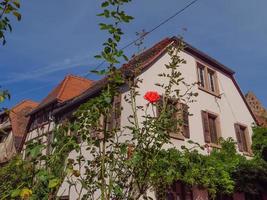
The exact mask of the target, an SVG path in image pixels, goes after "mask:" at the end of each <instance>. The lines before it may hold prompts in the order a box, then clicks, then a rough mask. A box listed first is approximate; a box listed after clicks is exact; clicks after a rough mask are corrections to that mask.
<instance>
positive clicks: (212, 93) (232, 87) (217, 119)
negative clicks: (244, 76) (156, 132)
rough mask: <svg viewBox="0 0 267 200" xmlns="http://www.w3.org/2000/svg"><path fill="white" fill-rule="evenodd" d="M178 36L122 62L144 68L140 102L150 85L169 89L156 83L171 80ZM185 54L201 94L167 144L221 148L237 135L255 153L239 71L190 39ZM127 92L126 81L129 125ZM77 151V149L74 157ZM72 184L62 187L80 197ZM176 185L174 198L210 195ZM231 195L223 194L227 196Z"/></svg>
mask: <svg viewBox="0 0 267 200" xmlns="http://www.w3.org/2000/svg"><path fill="white" fill-rule="evenodd" d="M177 40H178V39H177V38H175V37H174V38H167V39H164V40H162V41H161V42H159V43H157V44H156V45H154V46H153V47H152V48H150V49H148V50H146V51H145V52H143V53H142V54H140V55H138V56H137V57H134V58H133V59H132V60H130V61H129V62H128V63H127V64H125V65H123V66H122V68H121V71H122V72H123V73H128V71H131V70H135V67H136V66H138V68H139V71H140V73H139V74H138V75H137V76H136V77H135V78H139V79H141V80H142V83H141V84H140V85H139V89H138V92H139V93H140V96H138V97H137V106H144V105H146V103H147V102H146V100H145V99H144V98H143V96H144V95H145V93H146V92H147V91H151V90H152V91H157V92H158V93H159V94H163V92H164V91H163V90H162V89H161V88H159V87H157V86H156V83H160V84H164V83H165V84H166V82H164V80H163V79H162V77H160V76H158V74H160V73H168V72H167V71H166V68H165V64H167V63H169V62H170V56H169V55H168V53H167V47H168V46H169V45H171V44H175V43H176V42H177ZM180 56H181V57H182V58H183V59H185V60H186V64H183V65H182V66H181V67H180V69H179V70H180V72H181V73H182V75H183V77H184V80H185V82H186V83H188V84H194V83H198V84H196V85H195V87H193V88H192V91H193V92H197V93H198V96H197V97H196V102H194V103H191V104H190V105H188V107H189V108H188V112H189V113H190V114H191V115H189V116H187V117H186V128H185V132H183V133H181V132H179V133H178V132H177V133H174V134H172V135H171V144H170V145H166V146H165V148H170V147H175V148H180V147H181V145H186V146H187V145H189V144H188V143H187V141H188V140H189V139H190V140H193V141H194V142H197V143H199V144H201V145H205V146H207V148H209V149H206V150H205V151H203V152H202V153H204V154H207V153H208V152H209V150H210V149H212V148H220V145H219V143H218V139H219V138H220V137H223V138H229V137H231V138H233V139H234V140H235V141H236V142H237V145H236V148H237V149H238V151H239V152H240V153H241V154H243V155H246V156H252V152H251V136H252V126H253V125H255V124H256V123H257V122H256V118H255V116H254V115H253V113H252V111H251V109H250V107H249V106H248V104H247V102H246V100H245V97H244V96H243V94H242V92H241V90H240V88H239V86H238V84H237V82H236V80H235V78H234V72H233V71H232V70H231V69H229V68H228V67H226V66H224V65H222V64H221V63H219V62H217V61H216V60H214V59H213V58H211V57H209V56H208V55H206V54H204V53H203V52H201V51H199V50H197V49H195V48H194V47H192V46H191V45H189V44H186V46H185V49H184V50H183V51H182V52H181V54H180ZM151 77H153V78H151ZM105 84H106V80H105V78H104V79H102V80H100V81H98V82H96V84H94V85H93V86H92V87H90V88H89V89H88V90H87V91H86V92H85V93H84V94H82V95H80V96H78V97H76V98H74V99H72V100H71V101H69V102H68V103H67V104H66V105H63V106H62V107H60V108H59V109H57V110H56V111H55V112H54V115H55V118H56V119H58V120H59V121H60V120H62V119H64V116H67V115H69V113H71V112H73V111H74V110H76V109H77V108H78V107H79V105H81V104H82V103H85V102H86V101H88V100H89V99H90V98H92V97H94V96H96V95H97V94H98V93H99V92H101V89H102V88H103V87H104V86H105ZM177 89H180V90H181V91H182V92H185V91H186V90H187V88H185V87H183V86H181V88H177ZM127 95H129V90H127V88H125V87H123V86H122V90H121V95H120V97H121V99H120V100H119V104H118V105H121V107H122V111H121V115H120V118H119V119H116V120H117V121H119V124H120V126H121V127H123V126H126V125H128V123H129V122H128V116H129V115H130V114H131V113H132V110H131V106H130V105H129V104H128V103H127V102H126V101H125V99H124V98H123V97H124V96H127ZM143 114H144V113H142V112H140V113H138V116H139V117H140V119H141V118H142V117H141V116H142V115H143ZM84 154H86V151H84ZM75 156H76V155H75V153H73V154H71V156H70V157H75ZM86 156H87V157H88V156H90V155H85V157H86ZM67 188H69V185H68V183H67V182H64V183H63V185H62V188H61V190H60V192H59V193H60V194H62V195H63V196H65V197H67V196H68V194H70V196H69V197H67V198H69V199H76V198H77V193H76V192H75V189H74V188H72V187H70V190H71V192H70V193H69V192H68V189H67ZM176 188H177V190H175V191H172V195H171V196H170V197H169V199H173V200H176V199H181V200H183V199H184V200H185V199H192V200H193V199H203V200H204V199H205V200H206V199H208V193H207V191H205V190H199V189H198V188H197V187H194V188H193V189H192V190H190V192H189V194H190V195H186V188H185V187H184V186H182V185H181V184H180V183H177V187H176ZM64 191H65V192H64ZM151 195H152V197H153V198H154V199H155V198H156V196H155V194H151ZM225 198H226V197H221V199H225ZM227 198H228V197H227ZM229 199H245V196H244V194H235V195H234V196H232V197H229Z"/></svg>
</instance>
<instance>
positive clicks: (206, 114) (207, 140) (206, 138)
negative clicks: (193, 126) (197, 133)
mask: <svg viewBox="0 0 267 200" xmlns="http://www.w3.org/2000/svg"><path fill="white" fill-rule="evenodd" d="M201 118H202V126H203V135H204V142H205V143H207V144H209V145H210V146H211V147H215V148H221V145H220V143H219V140H220V138H221V137H222V134H221V123H220V116H219V115H218V114H217V113H214V112H212V111H208V110H201ZM205 118H206V119H205ZM210 118H215V128H216V138H217V142H216V143H214V142H213V141H212V139H211V138H212V136H211V132H210V124H209V119H210ZM205 120H207V123H208V124H207V125H208V127H206V122H205ZM207 133H208V134H209V135H208V136H207V135H206V134H207Z"/></svg>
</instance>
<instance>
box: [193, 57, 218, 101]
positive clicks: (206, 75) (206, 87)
mask: <svg viewBox="0 0 267 200" xmlns="http://www.w3.org/2000/svg"><path fill="white" fill-rule="evenodd" d="M200 68H202V69H204V87H203V86H202V84H201V83H202V81H201V80H200V74H199V71H200V70H199V69H200ZM196 72H197V82H198V88H199V89H200V90H202V91H204V92H207V93H209V94H211V95H213V96H216V97H217V98H220V90H219V84H218V83H219V82H218V75H217V71H216V70H215V69H213V68H212V67H210V66H209V65H207V64H205V63H203V62H200V61H196ZM210 72H211V73H213V76H214V79H213V82H214V83H213V85H214V90H215V91H212V88H211V86H210V85H211V82H210V80H211V79H210V78H209V74H211V73H210Z"/></svg>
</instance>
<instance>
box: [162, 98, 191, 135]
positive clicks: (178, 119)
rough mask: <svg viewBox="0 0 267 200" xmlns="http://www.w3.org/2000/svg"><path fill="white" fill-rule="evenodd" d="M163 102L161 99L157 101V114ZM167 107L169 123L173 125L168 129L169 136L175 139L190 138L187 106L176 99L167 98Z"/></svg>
mask: <svg viewBox="0 0 267 200" xmlns="http://www.w3.org/2000/svg"><path fill="white" fill-rule="evenodd" d="M162 104H163V99H161V101H159V106H158V111H157V113H158V115H159V114H160V109H161V107H162ZM167 106H168V109H169V110H170V112H171V113H170V117H171V123H172V124H173V126H171V128H170V129H169V133H170V136H171V137H173V138H176V139H184V138H190V130H189V112H188V108H189V107H188V106H187V105H186V104H184V103H181V102H178V101H177V100H176V99H168V105H167Z"/></svg>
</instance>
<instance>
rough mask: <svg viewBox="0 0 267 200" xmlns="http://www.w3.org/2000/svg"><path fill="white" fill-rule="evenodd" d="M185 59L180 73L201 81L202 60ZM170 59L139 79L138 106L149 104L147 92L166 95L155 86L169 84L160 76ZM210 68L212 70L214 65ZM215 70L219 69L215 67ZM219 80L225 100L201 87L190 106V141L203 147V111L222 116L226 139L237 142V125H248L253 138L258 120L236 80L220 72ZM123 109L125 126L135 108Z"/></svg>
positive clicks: (189, 80) (165, 58)
mask: <svg viewBox="0 0 267 200" xmlns="http://www.w3.org/2000/svg"><path fill="white" fill-rule="evenodd" d="M181 56H182V57H183V58H184V59H185V60H186V62H187V63H186V64H184V65H182V66H181V67H180V71H181V73H182V75H183V77H184V78H185V82H186V83H195V82H197V68H196V62H197V61H198V62H201V61H199V60H197V59H196V58H194V57H193V56H191V55H189V54H187V53H181ZM169 60H170V58H169V55H167V54H165V55H164V56H162V57H161V58H160V59H159V60H158V61H157V62H156V63H154V64H153V66H151V67H150V68H149V69H147V70H146V71H145V72H143V73H142V74H141V75H140V76H139V78H140V79H142V80H143V83H142V84H141V85H140V89H139V92H140V96H139V97H138V98H137V102H138V105H145V104H146V103H147V101H146V100H145V99H144V98H143V96H144V95H145V93H146V92H147V91H150V90H154V91H158V93H160V94H162V93H163V90H162V88H159V87H158V86H155V83H167V82H166V80H164V78H162V77H159V76H158V74H159V73H162V72H167V71H166V68H165V66H164V65H165V64H166V63H168V62H169ZM202 63H203V62H202ZM204 64H205V63H204ZM208 66H209V65H208ZM209 67H211V68H212V66H209ZM213 69H214V70H216V69H215V68H213ZM216 71H217V70H216ZM217 77H218V85H219V92H220V94H221V98H218V97H215V96H213V95H211V94H209V93H207V92H205V91H202V90H200V89H198V86H195V87H194V88H193V90H192V91H194V92H197V93H198V94H199V95H198V96H197V97H196V98H195V99H196V102H194V103H191V104H190V105H189V107H190V108H189V112H190V114H192V116H189V125H190V139H191V140H193V141H195V142H198V143H200V144H204V134H203V126H202V117H201V110H208V111H211V112H213V113H216V114H217V115H219V118H220V124H221V133H222V137H224V138H228V137H232V138H233V139H235V140H236V135H235V130H234V124H235V123H237V122H239V123H241V124H244V125H246V126H247V127H248V130H249V135H250V136H251V135H252V129H251V126H252V124H253V123H255V122H254V119H253V117H252V116H251V114H250V112H249V110H248V108H247V107H246V104H245V103H244V101H243V99H242V97H241V96H240V94H239V92H238V90H237V88H236V86H235V85H234V83H233V81H232V79H231V78H230V77H229V76H227V75H225V74H224V73H222V72H220V71H217ZM184 89H185V88H184V87H181V90H182V91H184ZM126 94H127V92H126V93H124V95H126ZM122 107H123V112H122V124H125V123H127V116H128V115H129V113H131V109H130V107H129V105H127V103H126V102H124V101H123V103H122ZM142 114H143V113H139V116H141V115H142ZM172 142H173V144H174V146H176V147H178V146H181V144H183V145H184V144H186V143H185V142H183V141H181V140H178V139H172Z"/></svg>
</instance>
